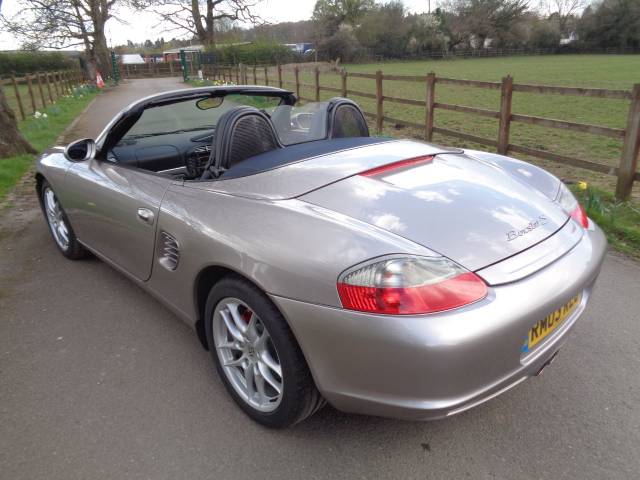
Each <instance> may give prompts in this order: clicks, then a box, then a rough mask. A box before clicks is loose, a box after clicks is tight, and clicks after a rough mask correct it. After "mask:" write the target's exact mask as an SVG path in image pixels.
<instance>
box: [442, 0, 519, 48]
mask: <svg viewBox="0 0 640 480" xmlns="http://www.w3.org/2000/svg"><path fill="white" fill-rule="evenodd" d="M448 9H450V10H451V11H452V12H453V13H455V14H456V15H457V16H458V17H459V18H458V22H457V28H458V29H460V30H462V31H464V32H465V33H466V35H467V38H468V42H469V43H470V44H472V46H475V47H476V48H482V47H483V46H484V43H485V40H486V39H488V38H491V39H494V40H497V41H498V42H497V43H500V42H501V41H504V40H505V39H508V38H510V37H512V36H513V30H514V29H515V28H516V27H517V24H518V22H520V21H521V20H522V19H523V17H524V14H525V13H526V12H527V9H528V0H452V2H450V3H449V5H448Z"/></svg>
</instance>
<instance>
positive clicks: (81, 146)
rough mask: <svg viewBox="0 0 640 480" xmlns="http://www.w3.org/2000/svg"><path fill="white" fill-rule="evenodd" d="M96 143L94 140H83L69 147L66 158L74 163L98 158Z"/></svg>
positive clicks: (72, 143)
mask: <svg viewBox="0 0 640 480" xmlns="http://www.w3.org/2000/svg"><path fill="white" fill-rule="evenodd" d="M96 152H97V147H96V142H95V141H94V140H93V139H92V138H83V139H82V140H76V141H75V142H71V143H70V144H69V145H67V148H65V149H64V156H65V157H67V159H68V160H70V161H72V162H84V161H85V160H91V159H92V158H95V157H96Z"/></svg>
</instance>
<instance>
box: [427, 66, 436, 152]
mask: <svg viewBox="0 0 640 480" xmlns="http://www.w3.org/2000/svg"><path fill="white" fill-rule="evenodd" d="M435 103H436V74H435V73H433V72H430V73H428V74H427V89H426V97H425V118H424V139H425V140H426V141H427V142H430V141H431V140H433V117H434V113H435V112H434V108H433V106H434V104H435Z"/></svg>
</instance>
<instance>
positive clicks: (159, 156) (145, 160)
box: [109, 129, 215, 174]
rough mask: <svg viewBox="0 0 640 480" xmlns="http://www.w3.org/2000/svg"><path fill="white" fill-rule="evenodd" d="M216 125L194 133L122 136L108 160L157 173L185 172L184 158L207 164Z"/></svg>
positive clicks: (185, 160)
mask: <svg viewBox="0 0 640 480" xmlns="http://www.w3.org/2000/svg"><path fill="white" fill-rule="evenodd" d="M214 135H215V129H208V130H204V131H202V132H199V133H198V134H197V135H194V132H178V133H169V134H166V135H155V136H138V137H124V138H123V139H122V140H121V141H120V142H119V143H118V144H117V145H116V146H115V147H113V149H112V150H111V152H109V158H110V160H112V161H114V162H117V163H121V164H125V165H130V166H132V167H136V168H141V169H143V170H149V171H152V172H157V173H167V174H184V173H186V169H185V166H186V165H187V161H188V160H189V161H191V162H196V163H197V164H202V166H204V164H206V162H207V161H208V160H209V154H210V152H211V144H212V142H213V137H214Z"/></svg>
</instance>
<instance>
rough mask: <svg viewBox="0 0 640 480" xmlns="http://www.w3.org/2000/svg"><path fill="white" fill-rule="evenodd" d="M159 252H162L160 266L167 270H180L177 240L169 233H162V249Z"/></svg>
mask: <svg viewBox="0 0 640 480" xmlns="http://www.w3.org/2000/svg"><path fill="white" fill-rule="evenodd" d="M158 250H159V252H160V259H159V262H160V265H162V266H163V267H164V268H166V269H167V270H175V269H176V268H178V261H179V260H180V249H179V247H178V242H177V240H176V239H175V238H173V237H172V236H171V235H169V234H168V233H167V232H160V248H159V249H158Z"/></svg>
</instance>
